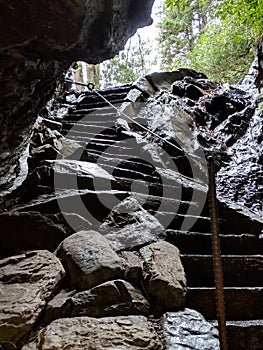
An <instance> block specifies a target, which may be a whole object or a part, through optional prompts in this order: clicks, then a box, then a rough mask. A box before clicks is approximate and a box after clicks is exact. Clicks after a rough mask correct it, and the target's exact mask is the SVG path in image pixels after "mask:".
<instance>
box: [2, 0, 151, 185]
mask: <svg viewBox="0 0 263 350" xmlns="http://www.w3.org/2000/svg"><path fill="white" fill-rule="evenodd" d="M153 1H154V0H145V1H139V0H127V1H120V0H75V1H72V0H65V1H63V2H54V1H51V0H45V1H44V0H39V1H26V0H21V1H19V2H18V1H14V0H11V1H8V2H6V1H0V31H1V37H0V62H1V64H0V82H1V83H0V96H1V97H0V99H1V100H0V106H1V107H0V108H1V109H0V139H1V144H0V160H1V169H0V188H1V189H7V188H10V187H11V186H12V185H13V183H14V180H15V179H16V178H17V177H18V175H19V174H20V173H21V164H20V162H19V159H20V158H21V155H22V154H23V152H24V151H25V149H26V145H27V143H28V138H29V136H30V128H31V126H32V123H33V122H34V120H35V119H36V116H37V112H38V111H39V109H40V108H41V107H42V106H44V105H45V103H46V102H47V100H48V99H49V98H50V96H51V95H52V93H53V92H54V89H55V83H56V80H57V79H58V78H59V77H60V76H61V74H62V73H63V72H64V71H65V69H66V68H67V67H68V66H69V65H70V63H72V62H73V61H75V60H84V61H86V62H89V63H98V62H101V61H103V60H104V59H107V58H110V57H113V56H114V55H115V54H117V53H118V51H119V50H120V49H122V48H123V46H124V44H125V42H126V41H127V39H128V38H129V37H130V36H132V35H133V34H134V33H135V31H136V29H137V28H138V27H142V26H145V25H149V24H151V22H152V19H151V17H150V12H151V7H152V4H153Z"/></svg>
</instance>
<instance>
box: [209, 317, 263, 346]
mask: <svg viewBox="0 0 263 350" xmlns="http://www.w3.org/2000/svg"><path fill="white" fill-rule="evenodd" d="M211 323H212V324H213V326H214V327H217V326H218V322H217V321H211ZM226 327H227V340H228V347H229V349H231V350H262V344H263V320H244V321H227V323H226Z"/></svg>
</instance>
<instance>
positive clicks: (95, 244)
mask: <svg viewBox="0 0 263 350" xmlns="http://www.w3.org/2000/svg"><path fill="white" fill-rule="evenodd" d="M57 256H58V257H59V258H60V259H61V260H62V263H63V265H64V267H65V270H66V271H67V273H68V275H69V283H70V287H71V288H76V289H77V290H85V289H89V288H92V287H94V286H96V285H99V284H101V283H103V282H106V281H108V280H111V279H116V278H121V277H122V276H123V275H124V270H125V265H126V262H125V260H124V259H122V258H120V257H119V256H118V255H117V254H116V253H115V252H114V250H113V249H112V248H111V246H110V244H109V242H108V241H107V239H106V238H104V237H103V236H102V235H101V234H99V233H98V232H96V231H91V230H90V231H80V232H78V233H75V234H73V235H71V236H70V237H68V238H66V239H65V240H64V241H63V242H62V243H61V244H60V245H59V247H58V249H57Z"/></svg>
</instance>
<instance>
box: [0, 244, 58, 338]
mask: <svg viewBox="0 0 263 350" xmlns="http://www.w3.org/2000/svg"><path fill="white" fill-rule="evenodd" d="M63 276H64V269H63V266H62V265H61V263H60V261H59V259H58V258H57V257H56V256H55V255H54V254H52V253H50V252H48V251H46V250H41V251H33V252H30V253H27V254H22V255H17V256H14V257H11V258H6V259H4V260H1V261H0V340H1V341H9V342H12V343H14V344H16V345H19V344H20V343H21V341H22V340H23V339H24V338H25V337H26V336H28V334H29V332H30V330H31V329H32V327H33V326H34V324H35V322H36V321H37V320H38V318H39V316H40V313H41V312H42V310H43V308H44V306H45V303H46V301H47V300H48V299H49V298H50V297H51V296H52V294H53V293H54V292H55V290H56V287H57V286H58V283H59V282H60V281H61V279H62V277H63Z"/></svg>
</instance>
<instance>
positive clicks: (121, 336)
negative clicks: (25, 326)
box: [22, 316, 163, 350]
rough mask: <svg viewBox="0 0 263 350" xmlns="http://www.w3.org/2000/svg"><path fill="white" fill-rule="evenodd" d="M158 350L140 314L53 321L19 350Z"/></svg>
mask: <svg viewBox="0 0 263 350" xmlns="http://www.w3.org/2000/svg"><path fill="white" fill-rule="evenodd" d="M51 349H68V350H83V349H96V350H107V349H108V350H112V349H116V350H117V349H120V350H121V349H123V350H124V349H129V350H161V349H163V346H162V344H161V342H160V340H159V338H158V335H157V333H156V332H155V330H154V329H153V328H152V327H151V325H150V324H149V322H148V321H147V319H146V318H145V317H144V316H119V317H106V318H89V317H72V318H64V319H61V320H56V321H53V322H51V323H50V325H48V326H47V327H46V328H44V329H41V330H40V331H39V332H38V335H37V339H36V340H35V341H33V342H31V343H29V344H27V345H25V346H24V347H23V348H22V350H51Z"/></svg>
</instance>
